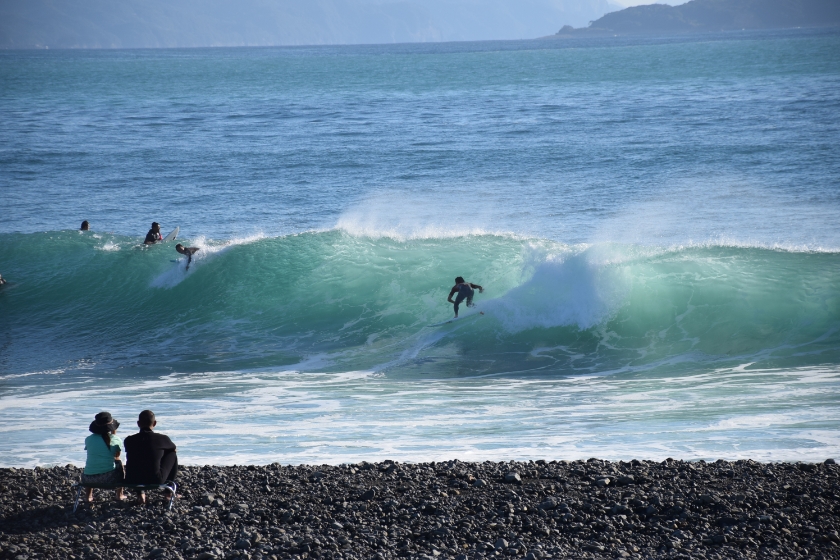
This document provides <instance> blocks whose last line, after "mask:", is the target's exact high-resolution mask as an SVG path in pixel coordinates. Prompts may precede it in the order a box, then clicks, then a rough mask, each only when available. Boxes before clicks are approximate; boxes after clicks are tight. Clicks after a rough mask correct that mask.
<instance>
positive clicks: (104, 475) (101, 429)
mask: <svg viewBox="0 0 840 560" xmlns="http://www.w3.org/2000/svg"><path fill="white" fill-rule="evenodd" d="M119 427H120V423H119V422H117V421H116V420H114V419H113V418H112V417H111V413H110V412H100V413H99V414H97V415H96V419H95V420H94V421H93V422H91V423H90V428H89V429H90V431H91V432H93V433H92V434H91V435H89V436H88V437H87V438H85V450H86V451H87V461H86V462H85V471H84V474H82V486H84V485H85V483H91V484H119V483H121V482H122V481H123V478H124V476H125V475H124V471H123V466H122V461H120V458H119V457H120V452H121V451H122V447H123V442H122V440H121V439H120V438H118V437H117V436H116V433H117V428H119ZM117 499H118V500H124V499H125V496H124V495H123V489H122V488H117ZM87 501H89V502H92V501H93V488H88V489H87Z"/></svg>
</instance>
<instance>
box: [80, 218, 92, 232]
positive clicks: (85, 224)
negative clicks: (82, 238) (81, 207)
mask: <svg viewBox="0 0 840 560" xmlns="http://www.w3.org/2000/svg"><path fill="white" fill-rule="evenodd" d="M80 230H81V231H90V222H88V221H87V220H85V221H84V222H82V227H81V228H80Z"/></svg>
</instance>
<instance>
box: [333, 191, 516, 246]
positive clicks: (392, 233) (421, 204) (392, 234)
mask: <svg viewBox="0 0 840 560" xmlns="http://www.w3.org/2000/svg"><path fill="white" fill-rule="evenodd" d="M459 194H463V195H464V197H463V198H459V196H458V195H459ZM493 214H494V212H493V208H492V206H491V205H490V204H489V203H487V202H484V201H483V199H481V198H480V197H478V196H475V195H473V194H471V193H470V192H468V191H467V190H466V189H462V190H461V191H460V192H459V191H457V190H456V191H455V192H453V197H452V199H451V200H440V199H438V198H431V197H430V196H422V195H417V194H409V193H384V194H383V193H380V194H377V195H373V196H371V197H369V198H367V199H365V200H364V201H362V202H360V203H358V204H356V205H355V206H352V207H351V208H349V209H347V210H346V211H345V212H344V213H343V214H342V215H341V216H340V217H339V218H338V221H337V222H336V224H335V226H334V227H335V229H338V230H341V231H344V232H346V233H347V234H349V235H352V236H355V237H368V238H371V239H380V238H388V239H394V240H396V241H401V242H405V241H412V240H420V239H452V238H457V237H466V236H476V235H503V236H510V237H515V234H514V233H512V232H510V231H499V230H497V229H494V228H492V227H488V225H489V224H492V223H494V220H493Z"/></svg>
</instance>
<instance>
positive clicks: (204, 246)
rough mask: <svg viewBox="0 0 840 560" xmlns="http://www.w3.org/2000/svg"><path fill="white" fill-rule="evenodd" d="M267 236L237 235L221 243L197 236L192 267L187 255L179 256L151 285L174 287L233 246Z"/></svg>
mask: <svg viewBox="0 0 840 560" xmlns="http://www.w3.org/2000/svg"><path fill="white" fill-rule="evenodd" d="M265 237H266V236H265V235H264V234H262V233H257V234H254V235H250V236H247V237H237V238H234V239H229V240H227V241H223V242H221V243H215V242H211V241H208V240H207V239H206V238H205V237H204V236H200V237H197V238H196V239H195V240H194V241H192V242H191V243H190V244H189V245H190V246H191V247H198V248H199V250H198V252H196V253H195V254H193V257H192V262H191V264H190V268H189V269H187V268H186V267H187V258H186V257H182V258H179V259H177V261H176V262H175V263H173V265H172V266H170V267H169V268H168V269H167V270H165V271H164V272H162V273H160V274H159V275H158V276H157V277H155V278H154V279H153V280H152V282H151V287H153V288H166V289H169V288H174V287H175V286H177V285H178V284H180V283H181V282H182V281H183V280H184V279H185V278H187V277H188V276H189V275H190V274H194V273H195V271H196V270H197V269H199V268H201V266H202V265H203V264H205V263H208V262H210V261H212V259H213V258H215V257H216V256H218V255H220V254H222V253H224V252H226V251H228V250H229V249H231V248H232V247H237V246H239V245H248V244H251V243H255V242H257V241H260V240H261V239H265ZM172 247H174V245H172ZM176 254H177V253H176Z"/></svg>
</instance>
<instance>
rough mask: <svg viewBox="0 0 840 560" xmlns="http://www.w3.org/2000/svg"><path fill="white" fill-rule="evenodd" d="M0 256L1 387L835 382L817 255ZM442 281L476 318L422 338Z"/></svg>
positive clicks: (260, 252)
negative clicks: (825, 372) (725, 372)
mask: <svg viewBox="0 0 840 560" xmlns="http://www.w3.org/2000/svg"><path fill="white" fill-rule="evenodd" d="M0 237H3V238H4V239H2V241H3V243H2V248H0V262H3V263H4V270H3V271H2V272H3V275H4V277H6V278H8V279H9V280H10V284H9V285H7V286H5V287H4V288H3V289H2V290H0V307H2V309H3V314H4V322H3V323H4V324H3V326H2V327H0V337H2V350H0V367H2V373H3V374H4V375H19V374H25V373H31V372H37V371H64V372H72V371H84V372H85V374H86V375H91V374H93V375H100V374H102V375H104V374H107V375H121V374H129V375H142V374H160V373H167V372H187V373H188V372H198V371H233V370H264V369H270V370H276V371H281V370H288V369H301V370H308V371H360V370H364V371H379V372H383V373H386V374H389V375H418V374H432V375H443V376H447V375H486V374H508V373H516V372H520V373H521V372H539V373H541V374H547V375H573V374H582V373H585V374H592V373H610V372H617V371H625V372H627V371H630V372H639V373H643V374H646V375H654V374H656V372H657V371H659V370H661V369H662V368H668V369H669V371H675V370H677V371H678V370H680V368H683V367H686V368H688V367H690V368H693V369H694V370H696V369H697V368H698V367H699V368H700V369H701V370H712V369H715V368H721V367H736V366H738V365H739V364H744V363H750V364H755V366H754V367H765V368H767V367H805V366H810V365H815V364H837V363H838V362H840V350H838V349H840V334H839V333H840V259H838V256H839V255H838V254H837V253H833V252H826V251H823V252H811V251H785V250H775V249H768V248H762V247H743V246H731V245H729V246H722V245H714V244H707V245H699V246H689V247H677V248H670V249H656V248H650V247H637V246H632V245H620V244H597V245H591V246H569V245H563V244H560V243H556V242H552V241H548V240H544V239H525V238H520V237H517V236H512V235H466V236H461V237H457V236H456V237H450V236H444V237H442V238H437V237H418V238H399V239H397V238H393V237H387V236H373V237H371V236H368V235H365V234H359V233H357V234H350V233H348V232H347V231H346V230H344V229H336V230H329V231H320V232H309V233H302V234H297V235H289V236H282V237H273V238H267V237H259V236H258V237H252V238H247V239H241V240H234V241H226V242H214V241H208V240H206V239H197V240H191V242H190V243H189V244H191V245H196V246H199V247H201V251H199V253H198V254H197V256H196V258H195V260H194V262H193V264H192V266H191V267H190V269H189V271H186V270H185V262H184V259H183V257H181V256H180V255H178V254H177V253H175V251H174V249H173V247H172V246H167V245H161V246H153V247H143V246H141V245H139V243H138V242H137V240H135V239H132V238H127V237H121V236H112V235H106V234H97V235H96V236H93V235H80V234H78V232H52V233H42V234H26V235H23V234H4V235H3V236H0ZM187 241H190V240H187ZM173 261H174V262H173ZM456 275H460V276H464V277H465V278H467V279H468V280H469V281H472V282H476V283H479V284H481V285H483V286H484V287H485V288H486V289H485V292H484V293H483V294H476V303H477V304H478V308H477V310H480V311H483V312H484V315H478V314H474V315H470V316H465V317H464V318H463V319H461V320H459V321H456V322H454V323H451V324H442V325H439V326H430V325H436V324H438V323H440V322H441V321H444V320H445V319H446V318H447V317H450V316H451V314H452V309H451V305H450V304H448V303H447V302H446V296H447V294H448V290H449V288H450V287H451V286H452V284H453V280H454V277H455V276H456ZM465 315H467V314H465ZM38 341H40V342H38ZM43 341H47V343H46V344H44V342H43Z"/></svg>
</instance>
